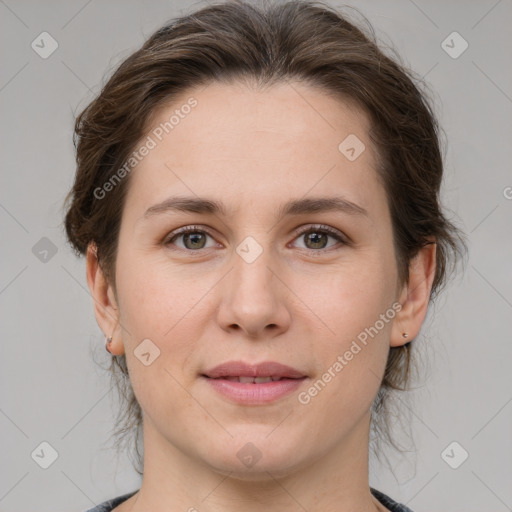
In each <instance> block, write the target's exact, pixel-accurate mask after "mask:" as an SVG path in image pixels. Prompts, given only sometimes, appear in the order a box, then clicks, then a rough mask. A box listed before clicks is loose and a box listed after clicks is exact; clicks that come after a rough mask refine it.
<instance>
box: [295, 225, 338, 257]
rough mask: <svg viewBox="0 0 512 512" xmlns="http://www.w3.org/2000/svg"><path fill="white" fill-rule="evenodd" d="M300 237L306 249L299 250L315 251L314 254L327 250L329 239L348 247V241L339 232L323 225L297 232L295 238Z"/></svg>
mask: <svg viewBox="0 0 512 512" xmlns="http://www.w3.org/2000/svg"><path fill="white" fill-rule="evenodd" d="M301 237H303V239H304V240H305V244H306V247H301V248H305V249H315V250H316V251H315V252H322V251H326V250H328V247H326V243H327V240H328V239H329V238H334V239H336V240H337V241H338V242H341V244H342V245H348V241H347V240H346V239H345V238H344V236H343V235H342V234H341V233H340V232H339V231H337V230H335V229H333V228H331V227H329V226H324V225H318V226H309V227H308V228H306V229H303V230H302V231H300V232H299V234H298V237H297V238H298V239H300V238H301ZM333 245H336V244H333ZM331 247H332V246H331Z"/></svg>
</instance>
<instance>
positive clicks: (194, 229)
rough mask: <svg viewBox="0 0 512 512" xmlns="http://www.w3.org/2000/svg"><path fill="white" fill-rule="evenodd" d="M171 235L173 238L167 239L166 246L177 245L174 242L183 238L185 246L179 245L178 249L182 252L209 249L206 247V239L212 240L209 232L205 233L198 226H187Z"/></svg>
mask: <svg viewBox="0 0 512 512" xmlns="http://www.w3.org/2000/svg"><path fill="white" fill-rule="evenodd" d="M171 235H172V236H171V237H170V238H167V240H166V241H165V242H164V245H166V246H168V245H176V244H174V241H175V240H177V239H180V238H181V239H182V240H183V244H184V246H183V247H180V246H179V245H178V246H177V247H178V248H179V249H182V250H192V251H193V250H197V249H208V248H209V247H205V243H206V237H210V238H212V236H211V235H210V234H209V233H208V231H205V230H204V229H201V228H200V227H198V226H186V227H184V228H181V229H179V230H178V231H174V232H173V233H171Z"/></svg>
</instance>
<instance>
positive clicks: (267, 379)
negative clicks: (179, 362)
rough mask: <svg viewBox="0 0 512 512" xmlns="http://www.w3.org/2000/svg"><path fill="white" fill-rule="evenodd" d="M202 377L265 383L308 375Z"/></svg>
mask: <svg viewBox="0 0 512 512" xmlns="http://www.w3.org/2000/svg"><path fill="white" fill-rule="evenodd" d="M202 377H206V378H207V379H213V380H220V379H223V380H227V381H229V382H241V383H242V384H265V383H267V382H276V381H279V380H302V379H305V378H306V377H301V378H300V379H299V378H296V377H295V378H292V377H279V376H273V377H242V376H227V375H226V376H223V377H209V376H208V375H204V374H203V375H202Z"/></svg>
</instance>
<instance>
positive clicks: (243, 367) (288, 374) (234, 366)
mask: <svg viewBox="0 0 512 512" xmlns="http://www.w3.org/2000/svg"><path fill="white" fill-rule="evenodd" d="M203 375H204V376H206V377H209V378H211V379H218V378H219V377H285V378H288V379H301V378H303V377H307V375H305V374H304V373H302V372H301V371H299V370H297V369H296V368H292V367H291V366H287V365H285V364H281V363H277V362H275V361H264V362H263V363H259V364H256V365H253V364H248V363H245V362H244V361H227V362H225V363H221V364H219V365H218V366H215V367H214V368H211V369H209V370H207V371H205V372H204V374H203Z"/></svg>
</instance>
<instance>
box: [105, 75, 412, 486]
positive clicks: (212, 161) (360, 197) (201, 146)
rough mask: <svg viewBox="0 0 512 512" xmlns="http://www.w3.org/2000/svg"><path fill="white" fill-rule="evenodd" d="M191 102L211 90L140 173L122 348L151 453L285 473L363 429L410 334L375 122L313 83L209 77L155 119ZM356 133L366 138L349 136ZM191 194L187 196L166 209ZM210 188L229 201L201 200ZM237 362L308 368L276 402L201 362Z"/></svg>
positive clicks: (124, 264)
mask: <svg viewBox="0 0 512 512" xmlns="http://www.w3.org/2000/svg"><path fill="white" fill-rule="evenodd" d="M190 98H194V100H195V101H196V102H197V104H195V106H194V107H193V108H190V109H182V110H181V112H184V111H187V112H189V113H188V114H186V115H181V116H179V122H178V123H176V124H175V125H174V126H173V128H172V131H171V130H169V133H165V131H164V132H163V136H162V134H161V133H160V132H161V130H160V131H158V130H157V131H156V132H155V131H149V132H148V134H149V136H150V137H151V138H152V139H153V141H154V142H156V144H155V147H153V148H152V149H151V150H150V151H149V152H148V154H147V155H146V156H145V157H144V158H143V159H142V160H141V161H140V163H139V164H138V165H137V166H136V167H135V168H134V170H133V171H132V173H133V174H132V175H131V176H130V179H131V180H132V181H131V183H130V188H129V191H128V195H127V198H126V203H125V207H124V210H123V216H122V223H121V231H120V238H119V246H118V257H117V263H116V265H117V268H116V282H117V298H118V303H117V305H116V306H117V311H116V313H117V314H119V324H118V325H117V327H116V329H115V332H114V339H115V340H116V343H118V345H116V346H117V347H120V348H119V350H118V352H117V353H118V354H119V353H123V352H124V353H125V354H126V358H127V364H128V368H129V372H130V379H131V382H132V386H133V388H134V392H135V394H136V396H137V399H138V401H139V403H140V405H141V407H142V409H143V413H144V440H145V449H146V451H147V450H148V449H150V446H152V447H153V448H154V447H156V446H158V447H159V449H160V450H163V451H166V452H167V453H173V452H179V453H180V454H185V456H188V457H190V458H191V459H193V460H194V461H196V462H197V463H198V464H203V465H205V466H207V467H209V468H213V469H215V470H216V471H219V472H223V473H228V472H235V473H236V474H238V475H239V476H240V477H242V478H252V477H255V475H257V474H259V472H261V473H262V474H263V472H266V471H270V472H273V474H276V475H277V474H286V473H287V472H290V471H293V470H296V469H298V468H301V467H304V466H306V465H307V464H310V463H311V462H312V461H314V460H318V459H319V458H320V457H322V456H323V455H325V454H328V453H333V452H336V451H337V453H341V450H342V449H344V448H343V447H345V448H346V447H347V446H348V444H349V440H350V439H353V438H354V436H357V435H358V434H357V433H358V432H363V433H365V432H364V429H363V427H362V425H365V424H367V422H368V421H369V410H370V407H371V404H372V402H373V400H374V398H375V396H376V394H377V391H378V389H379V385H380V379H381V377H382V375H383V372H384V368H385V364H386V359H387V355H388V351H389V348H390V344H393V339H394V338H393V336H396V335H397V333H398V332H401V331H400V327H397V326H396V323H397V319H398V317H397V316H396V314H397V309H396V308H394V307H393V304H395V305H396V301H397V300H399V298H400V291H401V290H400V289H398V287H397V267H396V261H395V252H394V247H393V242H392V225H391V219H390V213H389V207H388V204H387V201H386V197H385V192H384V189H383V188H382V185H381V183H380V182H379V180H378V179H377V174H376V172H375V170H374V169H375V166H376V158H377V157H376V155H375V154H374V152H373V150H372V148H371V146H370V140H369V137H368V130H369V128H370V124H369V120H368V118H367V116H366V115H364V114H363V113H362V112H361V111H360V110H358V109H356V108H354V107H350V106H349V105H348V104H344V103H342V102H340V101H339V100H336V99H333V98H332V97H328V96H327V95H326V94H325V93H323V92H322V91H319V90H318V89H314V88H312V87H306V86H305V85H300V84H295V85H293V87H292V86H291V85H289V84H282V85H278V86H273V87H272V88H270V89H268V90H266V91H264V92H256V91H255V90H251V89H249V88H247V87H246V86H243V85H221V84H210V85H209V86H208V87H206V88H204V89H195V90H190V91H188V92H187V94H184V95H183V96H182V98H181V99H180V100H179V101H174V102H173V104H172V105H171V106H169V107H168V108H167V107H166V108H162V109H161V110H160V111H158V112H157V113H156V116H155V117H154V118H153V119H152V125H151V126H152V128H151V130H153V129H155V128H157V127H158V126H161V125H160V123H165V122H166V121H168V120H169V118H170V117H171V115H172V114H173V112H174V111H175V110H176V109H180V107H181V106H182V105H185V104H187V101H188V100H189V99H190ZM189 104H190V103H189ZM189 110H190V111H189ZM155 133H157V134H160V136H161V140H159V138H158V137H157V136H156V135H155ZM351 134H354V135H355V136H357V138H358V139H359V140H360V141H362V142H363V143H364V145H365V149H364V150H363V151H362V152H361V149H360V147H355V152H351V151H350V149H348V152H347V147H346V145H347V143H345V145H343V144H342V146H341V150H340V144H341V143H342V142H343V141H344V140H345V139H346V138H347V137H348V136H349V135H351ZM146 137H147V135H146V136H145V137H144V139H143V140H142V141H141V143H143V142H144V141H147V140H148V139H147V138H146ZM350 140H351V139H349V141H350ZM353 145H354V144H353V139H352V144H351V145H350V144H349V146H353ZM150 146H153V144H150ZM358 153H360V154H359V156H357V154H358ZM354 154H355V155H356V156H357V158H355V159H354V158H353V156H354ZM347 155H348V156H350V157H351V158H348V156H347ZM177 197H179V198H182V199H183V198H189V199H190V201H189V202H188V203H187V202H186V201H182V202H181V203H180V204H181V205H182V208H172V207H170V205H167V206H168V207H167V208H166V207H165V206H162V205H161V203H164V202H165V201H168V200H173V198H177ZM329 199H331V200H332V201H331V203H330V204H331V206H332V205H334V207H331V208H328V207H326V202H324V203H322V202H321V200H329ZM199 200H208V201H210V202H211V203H218V204H219V205H222V208H220V209H219V210H218V211H209V209H208V208H206V209H201V208H196V211H191V210H189V209H188V206H190V204H191V202H192V201H199ZM316 200H318V202H317V203H314V201H316ZM340 200H343V201H345V203H343V202H342V201H340ZM336 201H338V202H336ZM292 202H296V203H295V208H289V206H290V205H291V204H292ZM315 204H316V206H317V207H318V208H317V209H316V210H315V208H311V207H312V206H315ZM327 204H329V203H327ZM156 205H160V206H159V207H156ZM187 205H188V206H187ZM292 206H293V204H292ZM192 210H193V209H192ZM184 228H187V229H189V230H190V231H188V232H186V233H183V232H182V231H183V229H184ZM109 291H110V292H111V290H109ZM110 296H112V295H110ZM395 330H396V333H395ZM370 333H371V334H370ZM108 335H110V334H108ZM144 340H145V341H144ZM363 340H365V341H363ZM404 341H405V340H404ZM350 354H352V355H351V356H350ZM229 361H243V362H245V363H248V364H254V365H256V364H259V363H261V362H268V361H273V362H277V363H281V364H284V365H287V366H289V367H292V368H294V369H296V370H297V371H298V372H299V373H300V375H302V376H303V377H304V378H303V379H302V380H297V381H293V386H291V387H290V389H291V390H289V391H288V392H287V393H285V394H284V395H281V396H277V397H276V396H275V397H274V398H273V399H269V400H267V401H266V402H257V401H254V400H253V401H250V400H249V399H246V400H245V402H244V401H242V402H240V401H237V400H236V399H234V398H233V397H232V396H228V395H226V394H224V393H222V392H220V391H219V387H218V386H217V385H212V382H211V380H212V379H208V378H207V377H205V376H204V375H205V374H207V372H208V371H209V370H210V369H211V368H213V367H215V366H217V365H219V364H221V363H225V362H229ZM319 381H321V383H320V384H319ZM288 383H290V381H287V385H288ZM217 384H218V383H217ZM315 384H316V387H315ZM228 385H229V384H228ZM247 385H250V386H260V385H261V386H264V385H265V384H247ZM270 386H273V387H274V388H275V387H276V386H275V385H272V384H271V385H270ZM220 387H222V386H220ZM292 387H293V389H292ZM262 389H263V388H262ZM268 389H270V387H269V388H268ZM282 389H288V388H282ZM315 390H316V391H315ZM262 393H263V392H262ZM363 437H364V436H363ZM298 448H300V449H298ZM247 456H249V458H247ZM251 457H252V458H253V459H254V458H259V457H261V458H260V459H259V461H258V462H257V464H255V465H253V466H251V464H250V463H248V461H249V460H250V458H251Z"/></svg>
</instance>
